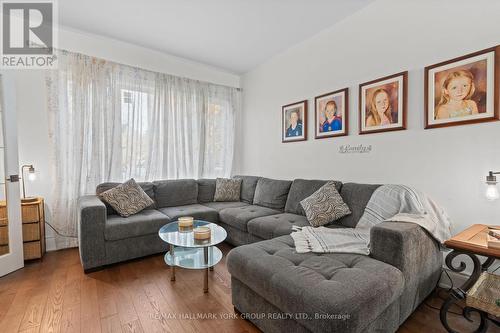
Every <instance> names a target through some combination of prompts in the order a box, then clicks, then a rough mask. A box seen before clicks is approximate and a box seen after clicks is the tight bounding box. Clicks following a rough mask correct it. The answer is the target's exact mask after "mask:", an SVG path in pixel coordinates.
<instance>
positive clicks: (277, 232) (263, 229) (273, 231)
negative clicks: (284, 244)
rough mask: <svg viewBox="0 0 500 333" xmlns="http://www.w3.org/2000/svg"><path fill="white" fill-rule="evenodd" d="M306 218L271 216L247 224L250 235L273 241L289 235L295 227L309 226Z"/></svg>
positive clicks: (285, 215) (299, 216)
mask: <svg viewBox="0 0 500 333" xmlns="http://www.w3.org/2000/svg"><path fill="white" fill-rule="evenodd" d="M308 225H309V222H308V221H307V219H306V217H305V216H302V215H296V214H290V213H282V214H276V215H271V216H262V217H257V218H255V219H253V220H250V221H249V222H248V224H247V228H248V233H250V234H252V235H255V236H257V237H260V238H262V239H271V238H274V237H278V236H283V235H289V234H290V233H291V232H292V227H293V226H298V227H303V226H308Z"/></svg>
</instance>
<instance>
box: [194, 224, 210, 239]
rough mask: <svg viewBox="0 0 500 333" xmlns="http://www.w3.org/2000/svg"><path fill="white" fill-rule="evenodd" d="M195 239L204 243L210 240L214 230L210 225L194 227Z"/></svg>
mask: <svg viewBox="0 0 500 333" xmlns="http://www.w3.org/2000/svg"><path fill="white" fill-rule="evenodd" d="M193 234H194V240H195V242H197V243H204V242H208V241H209V240H210V237H211V235H212V230H211V229H210V228H209V227H198V228H194V229H193Z"/></svg>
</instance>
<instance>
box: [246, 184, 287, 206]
mask: <svg viewBox="0 0 500 333" xmlns="http://www.w3.org/2000/svg"><path fill="white" fill-rule="evenodd" d="M290 185H292V182H291V181H289V180H276V179H269V178H261V179H259V181H258V182H257V187H256V188H255V196H254V198H253V204H254V205H259V206H263V207H267V208H271V209H277V210H283V208H285V203H286V198H287V197H288V191H289V190H290Z"/></svg>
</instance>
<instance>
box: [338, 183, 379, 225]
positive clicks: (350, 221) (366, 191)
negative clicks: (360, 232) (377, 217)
mask: <svg viewBox="0 0 500 333" xmlns="http://www.w3.org/2000/svg"><path fill="white" fill-rule="evenodd" d="M379 186H380V185H371V184H356V183H345V184H343V185H342V188H341V189H340V195H341V196H342V199H343V200H344V202H345V203H346V204H347V206H349V209H350V210H351V214H350V215H347V216H344V217H343V218H341V219H340V220H338V221H337V223H339V224H341V225H343V226H345V227H350V228H355V227H356V225H357V224H358V222H359V219H360V218H361V216H363V214H364V212H365V208H366V205H367V204H368V201H370V198H371V197H372V194H373V192H374V191H375V190H376V189H377V188H378V187H379Z"/></svg>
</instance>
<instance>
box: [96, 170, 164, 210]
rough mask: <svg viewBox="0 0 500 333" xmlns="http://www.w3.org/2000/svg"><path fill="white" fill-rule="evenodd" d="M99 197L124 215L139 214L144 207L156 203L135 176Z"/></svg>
mask: <svg viewBox="0 0 500 333" xmlns="http://www.w3.org/2000/svg"><path fill="white" fill-rule="evenodd" d="M99 197H100V198H101V199H102V200H104V201H105V202H107V203H108V204H109V205H110V206H111V207H113V208H114V210H116V212H117V213H118V214H119V215H120V216H122V217H128V216H130V215H134V214H137V213H139V212H140V211H141V210H143V209H144V208H146V207H149V206H151V205H152V204H154V202H153V200H152V199H151V198H150V197H149V196H148V195H147V194H146V192H144V190H143V189H142V188H141V187H140V186H139V185H137V183H136V182H135V180H134V179H133V178H132V179H129V180H127V181H126V182H125V183H123V184H120V185H118V186H116V187H113V188H112V189H110V190H107V191H105V192H102V193H101V194H99Z"/></svg>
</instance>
